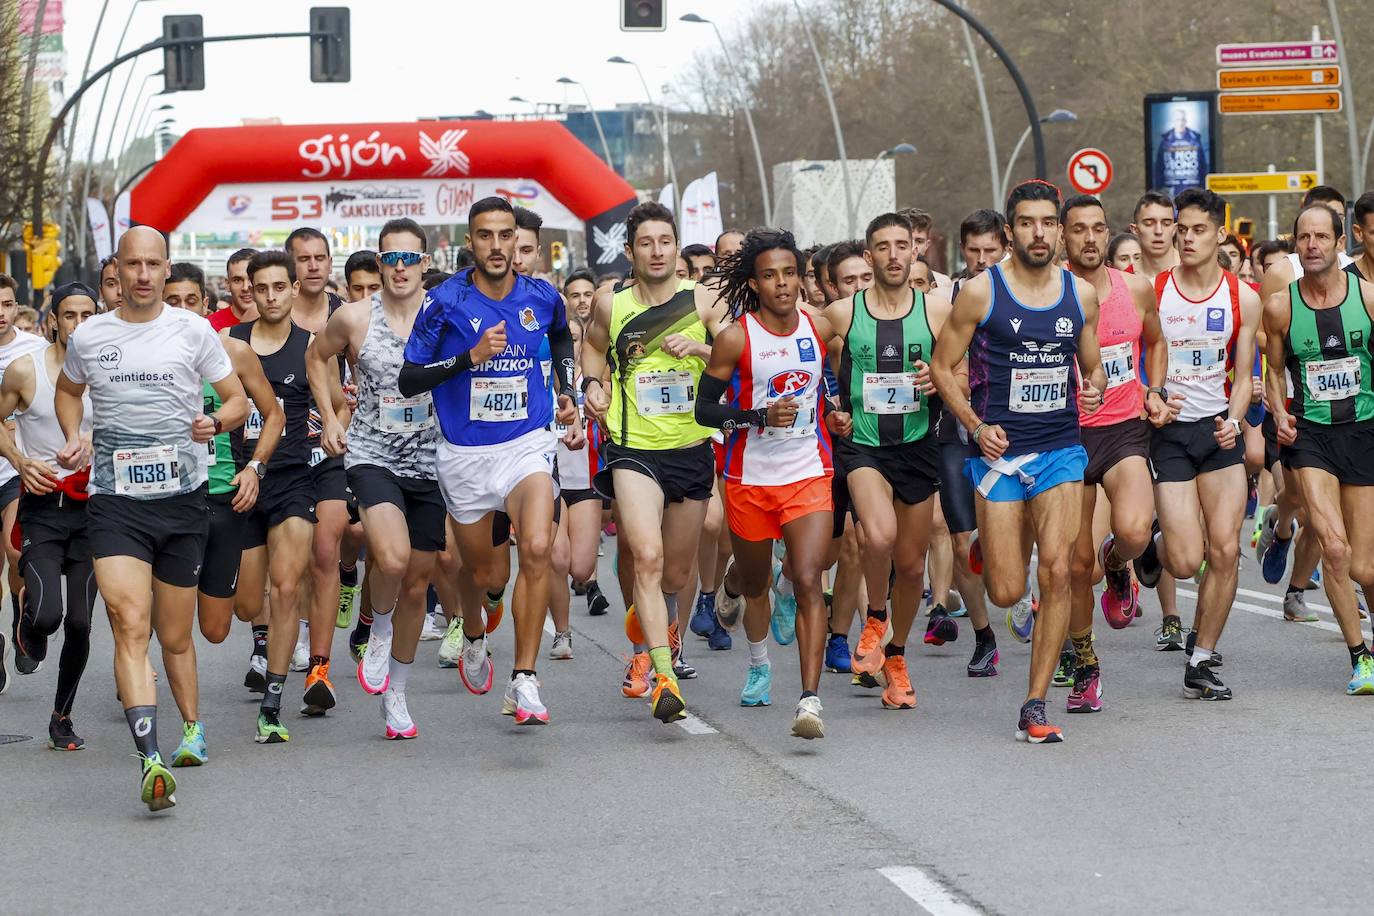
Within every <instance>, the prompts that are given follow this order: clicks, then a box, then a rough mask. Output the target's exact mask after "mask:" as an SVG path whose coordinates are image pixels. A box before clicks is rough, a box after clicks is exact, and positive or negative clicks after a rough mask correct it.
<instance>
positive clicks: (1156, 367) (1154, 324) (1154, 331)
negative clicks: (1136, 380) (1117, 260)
mask: <svg viewBox="0 0 1374 916" xmlns="http://www.w3.org/2000/svg"><path fill="white" fill-rule="evenodd" d="M1124 276H1125V278H1126V287H1127V288H1128V289H1129V290H1130V291H1131V296H1132V298H1134V299H1135V307H1136V311H1138V312H1139V313H1140V340H1141V342H1142V343H1143V344H1144V345H1145V346H1144V351H1145V352H1144V354H1143V357H1142V359H1143V361H1144V363H1145V367H1144V368H1145V378H1146V379H1147V381H1148V384H1149V386H1150V387H1151V388H1152V389H1158V388H1163V387H1164V380H1165V379H1166V378H1168V376H1169V344H1168V342H1167V341H1165V339H1164V329H1163V326H1162V325H1160V323H1159V303H1158V302H1157V301H1156V300H1155V291H1154V287H1153V286H1151V285H1150V284H1149V283H1148V282H1147V281H1146V280H1145V279H1144V278H1143V277H1137V276H1136V275H1135V274H1124ZM1182 404H1183V398H1182V397H1174V398H1171V399H1169V400H1168V401H1167V402H1166V401H1165V399H1164V398H1162V397H1160V394H1159V392H1158V391H1153V390H1152V391H1147V392H1146V393H1145V413H1146V415H1147V417H1148V418H1149V420H1150V423H1151V424H1153V425H1154V426H1156V427H1159V426H1163V425H1165V424H1166V423H1169V422H1171V421H1172V420H1173V419H1174V418H1175V417H1176V416H1178V412H1179V410H1180V408H1181V407H1182Z"/></svg>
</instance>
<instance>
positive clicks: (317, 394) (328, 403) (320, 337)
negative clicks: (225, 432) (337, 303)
mask: <svg viewBox="0 0 1374 916" xmlns="http://www.w3.org/2000/svg"><path fill="white" fill-rule="evenodd" d="M356 314H357V312H356V310H355V309H354V308H353V307H352V306H351V305H346V306H344V307H343V308H341V309H339V310H338V311H336V312H335V313H334V314H333V315H331V316H330V318H329V321H327V322H326V323H325V326H324V330H323V331H321V332H320V333H318V334H316V335H315V337H314V339H312V340H311V341H310V346H309V347H307V348H306V350H305V373H306V375H307V376H308V377H309V379H310V394H311V396H312V397H313V398H314V399H315V409H316V410H318V411H319V412H320V445H321V446H322V447H323V448H324V450H325V452H326V453H327V454H329V455H342V454H343V453H344V451H345V450H347V448H348V442H347V438H346V436H345V433H344V426H343V423H342V422H341V421H340V420H339V412H338V411H337V410H336V409H335V404H334V395H335V393H340V394H341V393H342V388H341V387H340V385H339V373H338V371H337V369H336V368H335V366H336V360H337V359H338V356H339V354H341V353H343V352H344V351H345V350H346V349H347V348H348V344H349V342H350V341H351V340H352V338H353V330H354V324H355V322H354V321H353V320H352V319H353V316H355V315H356ZM258 410H259V411H261V410H262V408H261V407H259V408H258ZM266 416H267V415H266V414H263V418H264V419H266Z"/></svg>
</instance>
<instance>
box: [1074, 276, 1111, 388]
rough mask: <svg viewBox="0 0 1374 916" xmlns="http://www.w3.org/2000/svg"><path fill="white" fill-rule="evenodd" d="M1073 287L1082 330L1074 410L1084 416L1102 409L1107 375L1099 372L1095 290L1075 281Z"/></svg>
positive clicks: (1100, 368) (1099, 353) (1099, 358)
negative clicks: (1080, 380)
mask: <svg viewBox="0 0 1374 916" xmlns="http://www.w3.org/2000/svg"><path fill="white" fill-rule="evenodd" d="M1074 287H1075V291H1076V292H1077V293H1078V302H1079V305H1080V306H1081V307H1082V309H1083V330H1082V331H1080V332H1079V334H1078V371H1079V372H1081V373H1082V375H1083V387H1082V388H1080V389H1079V391H1078V406H1079V409H1080V410H1082V411H1083V412H1084V413H1092V412H1093V411H1094V410H1097V408H1099V407H1101V406H1102V392H1104V391H1106V390H1107V373H1106V371H1105V370H1103V368H1102V349H1101V347H1100V346H1099V343H1098V340H1097V314H1098V306H1097V290H1096V289H1094V288H1093V285H1092V284H1091V283H1089V282H1088V281H1087V280H1080V279H1078V278H1077V277H1075V278H1074Z"/></svg>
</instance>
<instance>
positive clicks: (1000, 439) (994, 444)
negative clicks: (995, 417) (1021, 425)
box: [978, 426, 1010, 461]
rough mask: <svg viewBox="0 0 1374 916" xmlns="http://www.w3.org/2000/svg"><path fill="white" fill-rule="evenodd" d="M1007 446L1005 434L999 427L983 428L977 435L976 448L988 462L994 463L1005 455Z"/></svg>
mask: <svg viewBox="0 0 1374 916" xmlns="http://www.w3.org/2000/svg"><path fill="white" fill-rule="evenodd" d="M1009 444H1010V443H1008V442H1007V434H1006V433H1005V432H1003V431H1002V427H1000V426H984V427H983V431H982V432H981V433H979V434H978V448H979V449H981V450H982V452H983V457H984V458H986V459H988V460H989V461H996V460H997V459H998V458H1001V457H1002V456H1003V455H1004V454H1006V451H1007V446H1008V445H1009Z"/></svg>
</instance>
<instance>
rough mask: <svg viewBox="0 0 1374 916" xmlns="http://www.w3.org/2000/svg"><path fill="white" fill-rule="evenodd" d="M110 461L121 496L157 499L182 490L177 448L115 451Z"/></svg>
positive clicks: (116, 487)
mask: <svg viewBox="0 0 1374 916" xmlns="http://www.w3.org/2000/svg"><path fill="white" fill-rule="evenodd" d="M111 461H112V463H113V464H114V478H115V493H117V494H119V495H120V496H156V495H158V494H159V493H172V492H175V491H176V490H178V489H179V488H180V487H181V478H180V476H178V474H177V447H176V446H175V445H152V446H149V447H147V448H121V449H115V451H114V453H113V454H112V455H111Z"/></svg>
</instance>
